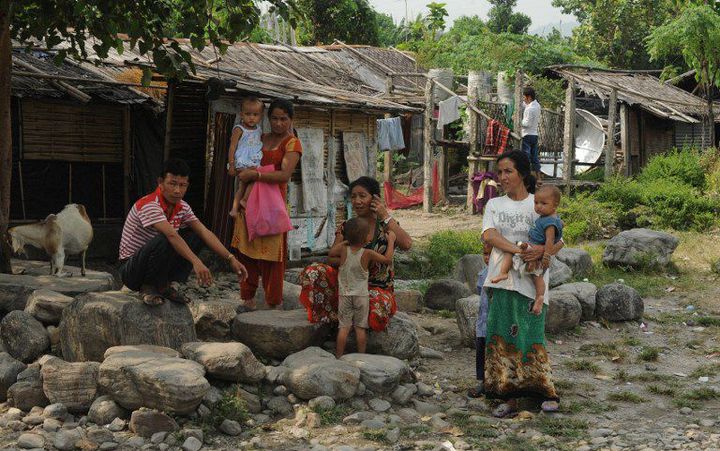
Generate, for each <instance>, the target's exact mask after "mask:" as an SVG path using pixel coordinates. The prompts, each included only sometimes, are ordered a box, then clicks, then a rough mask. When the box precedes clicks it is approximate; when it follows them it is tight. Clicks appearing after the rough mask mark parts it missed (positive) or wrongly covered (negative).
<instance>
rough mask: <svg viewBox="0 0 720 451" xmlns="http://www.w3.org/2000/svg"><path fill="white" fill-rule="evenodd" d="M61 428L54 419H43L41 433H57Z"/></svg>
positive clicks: (58, 422) (60, 424) (59, 423)
mask: <svg viewBox="0 0 720 451" xmlns="http://www.w3.org/2000/svg"><path fill="white" fill-rule="evenodd" d="M61 427H62V423H61V422H60V421H58V420H56V419H55V418H45V421H43V431H45V432H57V431H58V429H60V428H61Z"/></svg>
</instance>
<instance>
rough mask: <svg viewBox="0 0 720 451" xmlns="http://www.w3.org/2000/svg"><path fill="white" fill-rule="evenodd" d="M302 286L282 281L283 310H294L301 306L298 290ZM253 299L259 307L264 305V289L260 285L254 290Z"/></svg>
mask: <svg viewBox="0 0 720 451" xmlns="http://www.w3.org/2000/svg"><path fill="white" fill-rule="evenodd" d="M301 290H302V287H301V286H300V285H296V284H294V283H289V282H285V283H283V302H282V309H283V310H295V309H299V308H302V306H301V305H300V291H301ZM255 301H256V302H257V305H258V306H259V307H260V308H263V307H265V291H264V289H263V287H262V285H260V286H259V287H258V289H257V292H255Z"/></svg>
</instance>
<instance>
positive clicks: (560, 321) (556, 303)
mask: <svg viewBox="0 0 720 451" xmlns="http://www.w3.org/2000/svg"><path fill="white" fill-rule="evenodd" d="M581 316H582V307H581V306H580V302H579V301H578V300H577V298H576V297H575V296H574V295H573V294H572V293H568V292H565V291H557V292H553V291H551V292H550V305H549V306H548V310H547V314H546V315H545V331H546V332H550V333H558V332H562V331H565V330H571V329H573V328H575V326H577V325H578V324H580V317H581Z"/></svg>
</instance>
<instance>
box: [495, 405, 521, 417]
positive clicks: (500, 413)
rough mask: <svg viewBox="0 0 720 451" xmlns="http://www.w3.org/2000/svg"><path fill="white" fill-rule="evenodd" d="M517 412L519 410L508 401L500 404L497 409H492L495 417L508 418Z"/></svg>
mask: <svg viewBox="0 0 720 451" xmlns="http://www.w3.org/2000/svg"><path fill="white" fill-rule="evenodd" d="M516 413H517V410H516V409H515V408H513V407H512V406H511V405H510V404H507V403H502V404H500V405H499V406H497V407H496V408H495V410H493V411H492V415H493V416H494V417H495V418H507V417H509V416H512V415H515V414H516Z"/></svg>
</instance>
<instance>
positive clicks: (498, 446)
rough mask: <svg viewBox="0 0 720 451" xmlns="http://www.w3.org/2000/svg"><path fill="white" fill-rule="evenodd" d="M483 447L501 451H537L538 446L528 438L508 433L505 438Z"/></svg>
mask: <svg viewBox="0 0 720 451" xmlns="http://www.w3.org/2000/svg"><path fill="white" fill-rule="evenodd" d="M485 449H492V450H503V451H517V450H520V449H521V450H523V451H538V449H539V448H538V447H537V446H535V444H534V443H533V442H532V441H530V439H528V438H525V437H519V436H517V435H509V436H508V437H507V438H505V440H503V441H501V442H495V443H492V445H491V446H488V447H487V448H485Z"/></svg>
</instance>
